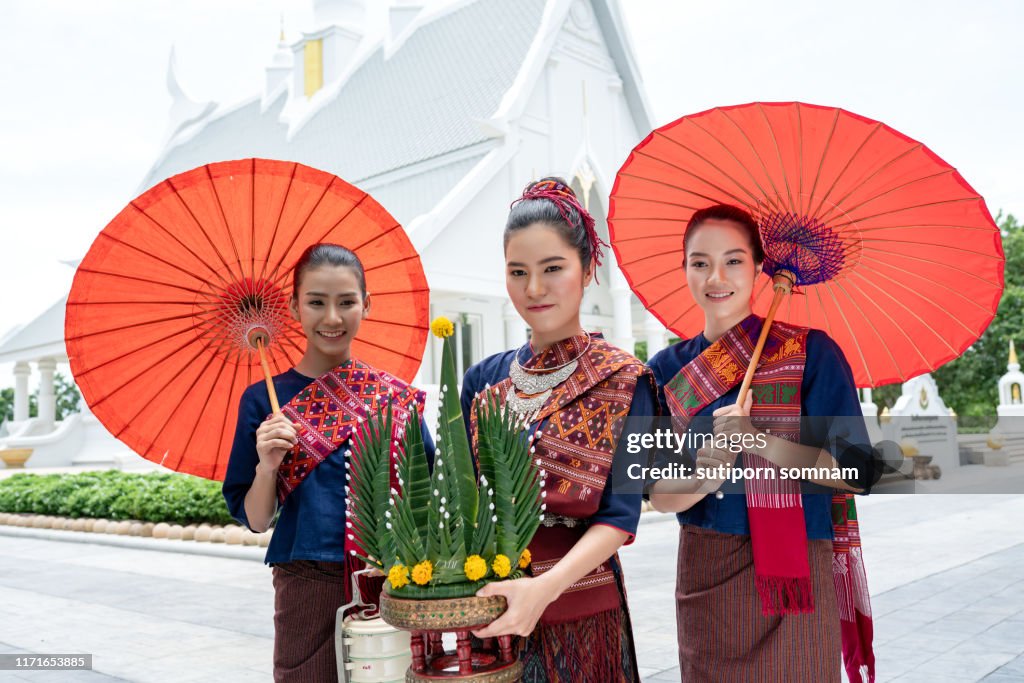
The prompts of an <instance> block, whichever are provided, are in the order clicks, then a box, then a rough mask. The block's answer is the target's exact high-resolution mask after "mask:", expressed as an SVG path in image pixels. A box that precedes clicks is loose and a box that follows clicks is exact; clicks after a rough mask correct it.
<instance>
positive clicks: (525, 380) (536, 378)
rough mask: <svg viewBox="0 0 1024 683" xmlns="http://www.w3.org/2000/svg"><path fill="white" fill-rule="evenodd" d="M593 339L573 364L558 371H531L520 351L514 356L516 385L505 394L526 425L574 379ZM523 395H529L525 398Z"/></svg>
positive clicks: (511, 375) (510, 373)
mask: <svg viewBox="0 0 1024 683" xmlns="http://www.w3.org/2000/svg"><path fill="white" fill-rule="evenodd" d="M590 342H591V337H590V336H589V335H587V345H586V347H585V348H584V349H583V350H582V351H580V353H579V354H578V355H577V356H576V357H575V358H572V359H570V360H569V361H567V362H565V363H562V364H561V365H559V366H558V367H555V368H544V369H543V370H542V371H541V370H527V369H526V368H524V367H523V366H522V365H520V364H519V351H521V350H522V348H520V349H519V350H518V351H516V354H515V356H513V357H512V365H511V366H510V367H509V369H508V376H509V379H511V380H512V386H511V387H510V388H509V390H508V393H507V394H506V395H505V402H506V404H507V405H508V406H509V408H511V409H512V410H513V411H515V412H516V413H517V414H518V415H519V416H520V417H521V418H522V419H523V420H524V422H525V423H526V424H529V423H530V422H533V420H534V419H535V418H536V416H537V413H539V412H540V409H541V408H543V407H544V403H545V402H546V401H547V400H548V398H550V397H551V391H552V389H554V388H555V387H557V386H558V385H559V384H561V383H562V382H564V381H565V380H567V379H569V378H570V377H572V374H573V373H574V372H576V368H577V367H579V359H580V358H581V357H582V356H583V354H585V353H586V352H587V351H588V350H590ZM519 393H523V394H527V395H526V396H525V397H521V396H519Z"/></svg>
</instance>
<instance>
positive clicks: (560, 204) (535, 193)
mask: <svg viewBox="0 0 1024 683" xmlns="http://www.w3.org/2000/svg"><path fill="white" fill-rule="evenodd" d="M524 199H549V200H551V201H552V202H554V204H555V206H556V207H557V208H558V213H560V214H562V219H563V220H565V222H566V223H567V224H568V225H573V221H572V220H571V216H570V214H569V209H570V208H571V209H573V210H575V211H576V213H577V215H579V217H580V221H581V222H582V223H583V229H584V230H586V231H587V241H588V242H590V255H591V259H593V261H594V265H595V266H600V265H601V260H602V259H603V258H604V250H603V249H602V248H601V247H602V245H603V246H605V247H607V246H609V245H608V243H607V242H605V241H604V240H602V239H601V238H600V237H599V236H598V234H597V227H596V223H595V221H594V217H593V216H591V215H590V212H589V211H587V210H586V209H585V208H583V205H582V204H580V201H579V199H577V198H576V193H574V192H573V191H572V189H571V188H569V187H568V186H566V185H563V184H562V183H560V182H557V181H555V180H539V181H537V182H536V183H534V184H533V185H530V186H529V187H528V188H526V190H525V191H524V192H523V196H522V197H520V198H519V199H517V200H516V201H514V202H512V206H515V204H516V203H517V202H521V201H523V200H524ZM594 281H595V282H597V283H598V284H601V282H600V280H598V279H597V268H594Z"/></svg>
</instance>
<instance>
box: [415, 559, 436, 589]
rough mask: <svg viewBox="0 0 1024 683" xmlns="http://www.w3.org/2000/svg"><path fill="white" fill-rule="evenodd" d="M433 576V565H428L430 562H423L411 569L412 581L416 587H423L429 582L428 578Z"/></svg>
mask: <svg viewBox="0 0 1024 683" xmlns="http://www.w3.org/2000/svg"><path fill="white" fill-rule="evenodd" d="M433 575H434V565H433V564H431V563H430V560H423V561H422V562H420V563H419V564H418V565H416V566H415V567H413V568H412V580H413V581H415V582H416V584H417V585H419V586H423V585H426V584H427V583H429V582H430V577H432V576H433Z"/></svg>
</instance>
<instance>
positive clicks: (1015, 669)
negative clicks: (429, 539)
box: [0, 495, 1024, 683]
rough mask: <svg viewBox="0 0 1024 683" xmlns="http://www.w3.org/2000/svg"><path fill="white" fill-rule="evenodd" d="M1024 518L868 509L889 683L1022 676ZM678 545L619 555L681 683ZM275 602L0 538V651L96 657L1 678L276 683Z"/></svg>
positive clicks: (958, 508) (640, 611) (185, 565)
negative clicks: (85, 663) (87, 666)
mask: <svg viewBox="0 0 1024 683" xmlns="http://www.w3.org/2000/svg"><path fill="white" fill-rule="evenodd" d="M1022 520H1024V496H997V495H970V496H968V495H941V496H939V495H934V496H882V495H879V496H873V497H869V498H866V499H864V500H863V501H862V504H861V522H862V527H863V529H864V535H865V537H866V539H868V540H867V544H868V545H867V548H866V562H867V565H868V571H869V575H870V580H871V589H872V595H873V600H874V608H875V617H876V630H877V633H876V654H877V656H878V672H879V677H878V680H879V681H880V682H881V681H900V682H901V683H902V682H910V681H934V682H937V683H943V682H947V681H978V680H985V681H989V682H992V683H998V682H1008V681H1021V680H1024V636H1022V635H1021V633H1024V525H1022ZM0 533H2V529H0ZM676 536H677V527H676V526H675V524H674V523H673V521H672V519H671V518H669V517H662V516H659V515H645V516H644V521H643V523H642V527H641V530H640V533H639V535H638V539H637V541H636V543H635V544H634V545H633V546H632V547H630V548H627V549H626V551H625V552H624V553H623V555H622V557H623V563H624V565H625V571H626V576H627V582H628V587H629V597H630V604H631V605H632V610H633V623H634V630H635V633H636V640H637V648H638V657H639V661H640V665H641V667H642V670H641V673H642V674H643V677H644V680H645V681H649V682H650V683H662V682H664V681H678V680H679V673H678V668H677V660H676V645H675V640H676V638H675V617H674V612H673V609H674V606H673V602H672V599H671V596H672V593H673V584H674V581H675V578H674V565H675V552H676ZM272 601H273V592H272V589H271V585H270V572H269V570H268V569H267V568H266V567H264V566H263V565H262V564H261V563H259V562H254V561H252V560H242V559H228V558H215V557H205V556H196V555H185V554H178V553H169V552H158V551H152V550H142V549H135V548H119V547H109V546H100V545H93V544H84V543H64V542H59V541H52V540H42V539H34V538H18V537H9V536H3V535H0V653H4V652H24V653H92V654H93V655H94V658H93V667H94V670H93V671H91V672H71V671H61V672H47V673H44V672H21V673H14V672H6V671H5V672H0V681H7V680H11V681H21V680H29V681H55V682H56V681H59V682H61V683H64V682H71V683H74V682H77V681H87V682H96V683H99V682H106V681H119V680H125V681H181V682H183V683H184V682H195V683H199V682H210V683H212V682H213V681H217V683H227V682H230V681H254V682H261V681H270V680H271V676H270V672H271V646H272V638H273V632H272V630H273V629H272Z"/></svg>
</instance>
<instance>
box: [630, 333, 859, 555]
mask: <svg viewBox="0 0 1024 683" xmlns="http://www.w3.org/2000/svg"><path fill="white" fill-rule="evenodd" d="M710 345H711V342H709V341H708V340H707V339H706V338H705V337H704V335H703V334H700V335H698V336H696V337H694V338H692V339H687V340H684V341H681V342H678V343H677V344H674V345H672V346H670V347H668V348H667V349H664V350H662V351H659V352H658V353H656V354H655V355H654V357H653V358H651V359H650V361H648V363H647V365H648V367H650V368H651V370H652V371H653V372H654V378H655V381H657V383H658V401H659V403H660V404H661V408H662V411H663V414H665V415H668V414H669V410H668V404H667V403H666V402H665V384H666V383H667V382H669V381H670V380H671V379H672V378H673V377H675V376H676V374H677V373H678V372H679V371H680V370H681V369H682V368H683V367H684V366H686V365H687V364H688V363H689V362H690V361H692V360H693V359H694V358H696V357H697V356H698V355H700V354H701V353H703V352H704V350H705V349H707V348H708V347H709V346H710ZM739 391H740V387H739V385H736V386H735V387H733V388H732V389H731V390H730V391H728V392H727V393H725V394H724V395H722V396H720V397H719V398H718V399H717V400H715V401H713V402H712V403H711V404H709V405H707V406H706V407H705V408H704V409H703V410H701V411H700V412H699V413H697V415H696V416H695V417H694V420H693V423H691V424H692V425H694V426H695V425H697V424H698V423H702V424H704V425H705V426H707V427H708V428H709V427H710V419H709V418H710V416H711V415H712V413H714V411H715V410H717V409H719V408H722V407H725V406H730V405H733V404H735V403H736V400H737V399H738V398H739ZM800 399H801V402H800V403H801V405H800V409H801V416H802V417H803V418H804V419H803V420H802V433H801V438H800V440H801V442H802V443H812V444H816V445H824V444H828V446H827V447H828V448H829V450H830V451H831V452H832V454H833V456H834V457H835V458H836V460H837V461H838V465H839V466H840V467H850V468H856V469H857V470H858V471H859V472H860V477H859V478H858V481H857V482H856V483H854V482H850V483H854V485H855V486H857V487H858V488H863V489H864V491H865V493H866V492H867V489H868V488H869V487H870V483H871V459H870V456H869V453H870V443H871V442H870V439H869V438H868V434H867V428H866V426H865V425H864V420H863V413H862V411H861V407H860V399H859V397H858V396H857V389H856V386H855V385H854V383H853V372H852V371H851V370H850V365H849V363H847V361H846V357H845V356H844V355H843V352H842V350H841V349H840V348H839V346H838V345H837V344H836V343H835V342H834V341H833V340H832V339H831V338H830V337H829V336H828V335H827V334H825V333H824V332H822V331H821V330H810V331H809V332H808V334H807V364H806V366H805V368H804V376H803V380H802V382H801V385H800ZM834 416H849V417H856V418H859V419H849V420H841V421H836V420H814V419H807V418H814V417H822V418H825V417H834ZM701 418H704V420H701ZM691 428H693V427H692V426H691ZM850 444H854V445H856V446H858V447H859V448H849V445H850ZM742 460H743V456H742V454H740V455H739V456H738V457H737V458H736V463H735V466H736V467H742V466H743V462H742ZM817 488H820V487H817ZM821 490H822V492H821V493H804V494H803V508H804V519H805V521H806V523H807V538H809V539H831V538H832V507H831V502H832V494H831V492H830V491H829V492H826V489H824V488H822V489H821ZM721 491H722V492H723V493H725V494H738V495H724V496H723V497H721V498H718V497H716V496H714V495H709V496H705V497H704V498H703V499H702V500H701V501H700V502H698V503H697V504H696V505H694V506H693V507H691V508H690V509H689V510H685V511H683V512H680V513H677V515H676V517H677V518H678V519H679V523H680V524H690V525H693V526H698V527H703V528H707V529H713V530H715V531H720V532H723V533H729V534H745V535H749V534H750V525H749V523H748V521H747V498H746V496H745V495H743V482H742V481H738V482H736V483H735V484H732V483H731V482H728V481H727V482H725V483H724V484H723V485H722V487H721Z"/></svg>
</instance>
